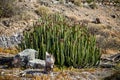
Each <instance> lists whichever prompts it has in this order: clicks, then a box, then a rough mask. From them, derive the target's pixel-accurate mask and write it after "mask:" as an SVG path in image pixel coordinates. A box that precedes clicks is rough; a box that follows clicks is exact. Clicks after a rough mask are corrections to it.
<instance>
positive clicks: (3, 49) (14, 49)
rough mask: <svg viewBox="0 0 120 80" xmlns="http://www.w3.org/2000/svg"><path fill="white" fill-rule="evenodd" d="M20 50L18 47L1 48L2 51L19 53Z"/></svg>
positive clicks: (0, 51)
mask: <svg viewBox="0 0 120 80" xmlns="http://www.w3.org/2000/svg"><path fill="white" fill-rule="evenodd" d="M18 52H19V51H18V50H17V49H16V48H0V53H9V54H17V53H18Z"/></svg>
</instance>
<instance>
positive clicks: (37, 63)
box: [27, 59, 45, 69]
mask: <svg viewBox="0 0 120 80" xmlns="http://www.w3.org/2000/svg"><path fill="white" fill-rule="evenodd" d="M27 67H30V68H41V69H42V68H44V67H45V60H40V59H34V60H30V61H28V64H27Z"/></svg>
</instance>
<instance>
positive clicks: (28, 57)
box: [13, 49, 38, 67]
mask: <svg viewBox="0 0 120 80" xmlns="http://www.w3.org/2000/svg"><path fill="white" fill-rule="evenodd" d="M37 53H38V52H37V51H36V50H34V49H25V50H24V51H22V52H20V53H18V54H17V55H16V56H15V57H14V60H13V65H18V64H19V66H22V67H26V66H27V64H28V62H29V61H32V60H35V58H36V56H37ZM16 67H17V66H16Z"/></svg>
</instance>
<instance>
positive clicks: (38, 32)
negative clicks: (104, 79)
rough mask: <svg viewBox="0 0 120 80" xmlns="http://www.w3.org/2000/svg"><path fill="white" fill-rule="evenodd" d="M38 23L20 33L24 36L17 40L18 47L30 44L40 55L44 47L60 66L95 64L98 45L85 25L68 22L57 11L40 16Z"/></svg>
mask: <svg viewBox="0 0 120 80" xmlns="http://www.w3.org/2000/svg"><path fill="white" fill-rule="evenodd" d="M39 23H40V26H37V27H34V30H33V32H25V33H24V40H23V41H22V43H21V44H19V46H20V48H21V50H24V49H26V48H33V49H35V50H37V51H39V54H38V58H40V59H44V58H45V52H46V51H48V52H50V53H53V55H54V57H55V60H56V61H55V64H56V65H58V66H60V67H63V66H68V67H69V66H73V67H77V68H83V67H93V66H97V65H98V64H99V61H100V56H101V54H100V49H99V48H98V47H97V46H96V39H95V37H94V36H93V35H90V34H89V33H88V31H87V29H86V28H85V27H80V25H72V26H70V25H68V24H67V21H66V19H65V18H64V16H61V15H59V14H55V15H49V16H46V17H43V18H41V19H40V20H39Z"/></svg>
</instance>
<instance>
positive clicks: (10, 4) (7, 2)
mask: <svg viewBox="0 0 120 80" xmlns="http://www.w3.org/2000/svg"><path fill="white" fill-rule="evenodd" d="M14 2H15V0H0V18H2V17H11V16H12V15H14V14H15V6H14Z"/></svg>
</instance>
